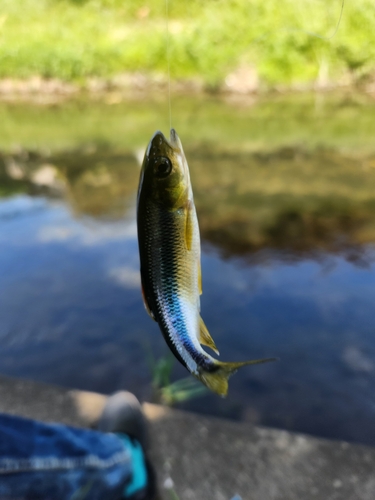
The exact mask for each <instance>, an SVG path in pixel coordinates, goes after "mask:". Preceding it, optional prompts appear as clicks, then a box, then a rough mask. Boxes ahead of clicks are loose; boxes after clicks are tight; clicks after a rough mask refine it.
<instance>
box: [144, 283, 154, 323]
mask: <svg viewBox="0 0 375 500" xmlns="http://www.w3.org/2000/svg"><path fill="white" fill-rule="evenodd" d="M141 288H142V298H143V305H144V306H145V309H146V311H147V313H148V314H149V315H150V317H151V318H152V319H153V320H154V321H156V319H155V316H154V313H153V312H152V311H151V307H150V306H149V304H148V302H147V299H146V294H145V290H144V288H143V285H141Z"/></svg>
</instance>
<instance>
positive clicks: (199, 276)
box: [198, 261, 202, 295]
mask: <svg viewBox="0 0 375 500" xmlns="http://www.w3.org/2000/svg"><path fill="white" fill-rule="evenodd" d="M198 290H199V295H202V268H201V263H200V261H199V262H198Z"/></svg>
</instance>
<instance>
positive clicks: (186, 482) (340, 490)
mask: <svg viewBox="0 0 375 500" xmlns="http://www.w3.org/2000/svg"><path fill="white" fill-rule="evenodd" d="M105 400H106V397H105V396H103V395H100V394H95V393H89V392H82V391H71V390H67V389H63V388H59V387H53V386H48V385H44V384H36V383H34V382H30V381H24V380H17V379H11V378H7V377H0V411H2V412H6V413H12V414H18V415H23V416H27V417H32V418H39V419H41V420H44V421H55V422H62V423H66V424H71V425H77V426H92V425H95V421H96V419H97V418H98V416H99V415H100V413H101V411H102V408H103V405H104V404H105ZM144 410H145V413H146V416H147V417H148V419H149V422H150V428H151V434H152V440H153V449H152V459H153V463H154V464H155V467H156V469H157V472H158V477H159V482H160V485H161V491H162V494H163V498H164V499H165V500H169V499H171V500H172V499H173V498H176V497H173V496H172V494H171V491H168V488H170V487H172V486H173V490H174V491H175V492H176V493H177V495H178V498H179V500H192V499H194V500H230V499H231V498H232V497H233V496H234V495H235V494H236V493H237V494H239V495H241V497H242V500H375V449H373V448H367V447H365V446H359V445H354V444H348V443H342V442H334V441H328V440H323V439H315V438H312V437H308V436H303V435H298V434H293V433H290V432H286V431H280V430H275V429H266V428H259V427H253V426H252V425H250V424H247V423H246V424H245V423H235V422H231V421H226V420H220V419H214V418H207V417H202V416H200V415H195V414H190V413H186V412H182V411H177V410H170V409H166V408H163V407H160V406H156V405H150V404H144Z"/></svg>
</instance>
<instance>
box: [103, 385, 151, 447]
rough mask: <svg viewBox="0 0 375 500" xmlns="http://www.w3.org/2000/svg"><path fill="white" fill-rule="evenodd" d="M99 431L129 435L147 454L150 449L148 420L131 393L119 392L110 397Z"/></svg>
mask: <svg viewBox="0 0 375 500" xmlns="http://www.w3.org/2000/svg"><path fill="white" fill-rule="evenodd" d="M98 430H99V431H102V432H115V433H116V432H117V433H122V434H127V435H128V436H129V437H131V438H134V439H136V440H137V441H138V442H139V444H140V445H141V446H142V448H143V450H144V451H145V452H147V451H148V449H149V436H148V429H147V422H146V418H145V416H144V414H143V411H142V406H141V404H140V402H139V401H138V399H137V398H136V397H135V396H134V394H132V393H131V392H127V391H119V392H116V393H115V394H113V395H112V396H109V397H108V399H107V403H106V405H105V407H104V410H103V412H102V414H101V417H100V419H99V422H98Z"/></svg>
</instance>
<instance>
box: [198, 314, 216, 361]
mask: <svg viewBox="0 0 375 500" xmlns="http://www.w3.org/2000/svg"><path fill="white" fill-rule="evenodd" d="M199 343H200V344H202V345H205V346H207V347H209V348H210V349H212V350H213V351H214V352H216V354H218V355H219V354H220V353H219V351H218V349H217V347H216V345H215V342H214V340H213V338H212V337H211V335H210V333H209V331H208V330H207V326H206V325H205V324H204V321H203V319H202V318H200V319H199Z"/></svg>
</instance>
